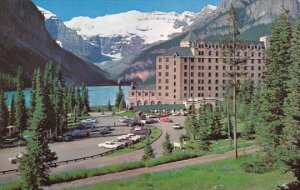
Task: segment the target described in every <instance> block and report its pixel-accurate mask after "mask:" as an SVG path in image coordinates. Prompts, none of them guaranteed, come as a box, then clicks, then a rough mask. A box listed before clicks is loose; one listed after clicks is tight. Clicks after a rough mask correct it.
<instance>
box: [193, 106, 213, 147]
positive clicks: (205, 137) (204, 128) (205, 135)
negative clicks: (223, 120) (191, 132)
mask: <svg viewBox="0 0 300 190" xmlns="http://www.w3.org/2000/svg"><path fill="white" fill-rule="evenodd" d="M207 110H208V109H207V106H205V105H203V106H201V109H200V115H199V122H198V126H199V129H198V134H197V137H198V141H196V148H197V149H199V150H203V151H206V150H209V149H210V142H209V137H210V135H209V125H208V123H209V122H208V115H207V113H208V111H207Z"/></svg>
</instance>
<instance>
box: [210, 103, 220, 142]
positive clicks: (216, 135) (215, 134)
mask: <svg viewBox="0 0 300 190" xmlns="http://www.w3.org/2000/svg"><path fill="white" fill-rule="evenodd" d="M221 120H222V111H221V107H220V105H219V103H217V104H216V106H215V109H214V111H213V114H212V126H211V138H212V139H220V138H221V137H222V129H223V127H222V123H221Z"/></svg>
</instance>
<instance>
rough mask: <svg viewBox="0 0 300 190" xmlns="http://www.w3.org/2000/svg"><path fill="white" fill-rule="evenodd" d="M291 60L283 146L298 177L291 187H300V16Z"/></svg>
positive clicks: (286, 160)
mask: <svg viewBox="0 0 300 190" xmlns="http://www.w3.org/2000/svg"><path fill="white" fill-rule="evenodd" d="M291 61H292V65H290V67H289V76H290V78H291V79H290V80H289V81H288V97H287V98H286V99H285V102H284V113H285V128H284V130H283V147H284V150H285V151H286V153H285V156H286V158H285V160H284V161H285V162H286V163H287V165H288V166H289V167H290V169H291V171H292V172H293V173H294V176H295V179H296V181H295V182H294V183H292V184H290V189H300V83H299V79H300V73H299V71H300V17H299V18H298V22H297V25H296V28H295V31H294V35H293V41H292V48H291Z"/></svg>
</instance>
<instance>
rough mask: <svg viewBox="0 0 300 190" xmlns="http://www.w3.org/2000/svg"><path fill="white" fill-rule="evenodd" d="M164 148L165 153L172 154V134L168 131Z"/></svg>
mask: <svg viewBox="0 0 300 190" xmlns="http://www.w3.org/2000/svg"><path fill="white" fill-rule="evenodd" d="M163 149H164V155H169V154H172V152H173V146H172V144H171V141H170V135H169V134H168V133H166V135H165V142H163Z"/></svg>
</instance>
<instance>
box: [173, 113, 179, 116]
mask: <svg viewBox="0 0 300 190" xmlns="http://www.w3.org/2000/svg"><path fill="white" fill-rule="evenodd" d="M172 115H173V116H180V112H174V113H172Z"/></svg>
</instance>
